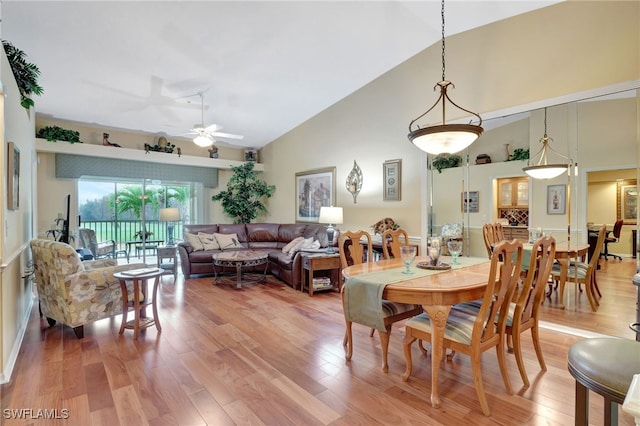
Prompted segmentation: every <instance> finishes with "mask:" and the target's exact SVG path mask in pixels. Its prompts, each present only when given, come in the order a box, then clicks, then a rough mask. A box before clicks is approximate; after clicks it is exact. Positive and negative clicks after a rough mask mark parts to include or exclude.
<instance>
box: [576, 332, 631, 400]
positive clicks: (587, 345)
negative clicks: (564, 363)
mask: <svg viewBox="0 0 640 426" xmlns="http://www.w3.org/2000/svg"><path fill="white" fill-rule="evenodd" d="M568 368H569V372H570V373H571V375H572V376H573V377H575V379H576V380H577V381H578V382H580V383H581V384H582V385H584V386H585V387H586V388H588V389H591V390H592V391H594V392H596V393H598V394H600V395H603V396H607V397H609V398H611V399H612V400H614V401H616V402H618V403H620V404H621V403H622V402H623V401H624V398H625V395H626V394H627V390H628V389H629V385H630V384H631V380H632V379H633V375H634V374H637V373H638V372H639V371H640V342H636V341H633V340H630V339H618V338H610V337H599V338H593V339H585V340H581V341H579V342H577V343H574V344H573V345H572V346H571V348H570V349H569V355H568Z"/></svg>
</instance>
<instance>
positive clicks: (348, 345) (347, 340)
mask: <svg viewBox="0 0 640 426" xmlns="http://www.w3.org/2000/svg"><path fill="white" fill-rule="evenodd" d="M351 324H352V322H351V321H347V330H346V332H345V335H344V341H343V345H344V346H345V349H346V351H347V352H346V354H345V359H346V360H347V361H351V356H352V355H353V333H352V331H351Z"/></svg>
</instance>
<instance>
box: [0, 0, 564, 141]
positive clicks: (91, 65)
mask: <svg viewBox="0 0 640 426" xmlns="http://www.w3.org/2000/svg"><path fill="white" fill-rule="evenodd" d="M552 3H556V1H450V2H448V3H447V5H446V13H445V15H446V33H447V35H451V34H454V33H458V32H461V31H465V30H468V29H471V28H474V27H478V26H481V25H485V24H488V23H491V22H495V21H497V20H500V19H504V18H507V17H510V16H513V15H517V14H520V13H524V12H527V11H530V10H533V9H537V8H540V7H544V6H548V5H550V4H552ZM440 7H441V4H440V2H439V1H400V0H397V1H393V0H391V1H388V0H380V1H332V2H330V1H280V2H278V1H253V2H250V1H227V2H224V1H197V2H189V1H159V2H155V1H138V2H131V1H110V2H106V1H103V2H95V1H41V2H39V1H4V2H2V8H1V15H2V16H1V17H2V27H1V36H2V38H3V39H5V40H8V41H10V42H12V43H13V44H14V45H15V46H16V47H18V48H20V49H22V50H24V51H25V52H26V53H27V55H28V58H27V59H28V60H29V61H30V62H33V63H35V64H36V65H38V67H39V68H40V71H41V77H40V83H41V85H42V87H43V88H44V94H43V95H42V96H40V97H36V98H35V105H36V107H35V108H36V112H37V113H38V114H39V115H41V116H43V117H47V118H52V119H59V120H64V121H70V122H80V123H88V124H95V125H96V126H102V127H106V128H112V129H126V130H131V131H141V132H149V133H154V134H158V135H161V134H164V135H168V136H171V137H180V136H184V134H185V133H186V132H187V131H188V130H189V129H190V128H191V127H193V125H194V124H195V123H200V122H201V121H202V118H201V104H200V97H199V96H198V93H200V92H201V93H203V99H204V106H205V110H204V114H203V115H204V124H205V125H209V124H213V123H216V124H218V125H221V126H222V127H223V128H224V130H223V131H224V132H228V133H236V134H242V135H244V139H243V140H241V141H233V140H224V139H222V140H221V143H225V142H227V143H233V144H235V145H237V146H244V147H254V148H259V147H261V146H264V145H265V144H268V143H269V142H271V141H273V140H274V139H276V138H277V137H279V136H281V135H282V134H284V133H286V132H287V131H289V130H291V129H293V128H294V127H296V126H297V125H299V124H300V123H302V122H304V121H305V120H307V119H309V118H311V117H312V116H314V115H315V114H317V113H319V112H320V111H322V110H324V109H326V108H327V107H329V106H331V105H332V104H333V103H335V102H337V101H338V100H340V99H342V98H344V97H345V96H347V95H349V94H350V93H352V92H354V91H355V90H357V89H359V88H360V87H362V86H364V85H365V84H367V83H368V82H370V81H372V80H373V79H375V78H376V77H378V76H380V75H381V74H384V73H385V72H387V71H389V70H390V69H392V68H393V67H395V66H396V65H398V64H400V63H402V62H403V61H405V60H407V59H408V58H410V57H411V56H413V55H415V54H417V53H418V52H420V51H421V50H423V49H425V48H427V47H429V46H430V45H432V44H433V43H437V42H438V41H439V40H440V37H441V28H440V25H441V17H440ZM435 77H436V76H434V78H435ZM434 81H435V80H434Z"/></svg>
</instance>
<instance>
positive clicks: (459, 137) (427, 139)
mask: <svg viewBox="0 0 640 426" xmlns="http://www.w3.org/2000/svg"><path fill="white" fill-rule="evenodd" d="M481 134H482V127H480V126H474V125H473V124H442V125H438V126H431V127H423V128H422V129H418V130H415V131H413V132H411V133H409V140H410V141H411V142H412V143H413V144H414V145H415V146H417V147H418V148H420V149H421V150H423V151H424V152H427V153H429V154H434V155H438V154H443V153H451V154H453V153H454V152H458V151H462V150H463V149H465V148H466V147H468V146H469V145H471V144H472V143H473V142H475V140H476V139H478V137H479V136H480V135H481Z"/></svg>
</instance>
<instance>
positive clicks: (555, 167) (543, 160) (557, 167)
mask: <svg viewBox="0 0 640 426" xmlns="http://www.w3.org/2000/svg"><path fill="white" fill-rule="evenodd" d="M551 141H553V139H552V138H550V137H549V136H547V109H546V108H545V109H544V136H543V137H542V138H541V139H540V143H541V144H542V148H540V151H538V152H537V153H536V155H534V156H533V157H532V158H531V159H530V160H529V161H528V162H527V167H524V168H523V169H522V171H523V172H525V173H526V174H528V175H529V176H531V177H532V178H534V179H553V178H554V177H558V176H560V175H561V174H562V173H564V172H566V171H567V170H568V169H569V167H571V164H572V163H573V161H572V160H571V159H570V158H569V157H567V156H565V155H562V154H560V153H559V152H557V151H556V150H554V149H553V148H551V146H549V143H550V142H551ZM548 151H551V152H553V153H554V154H555V155H556V156H558V157H560V158H564V159H566V160H568V161H569V162H568V163H551V164H550V163H549V162H548V159H547V156H548ZM538 155H539V156H540V158H539V159H538V161H537V162H535V158H536V157H537V156H538ZM532 162H533V163H534V165H531V164H532Z"/></svg>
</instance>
